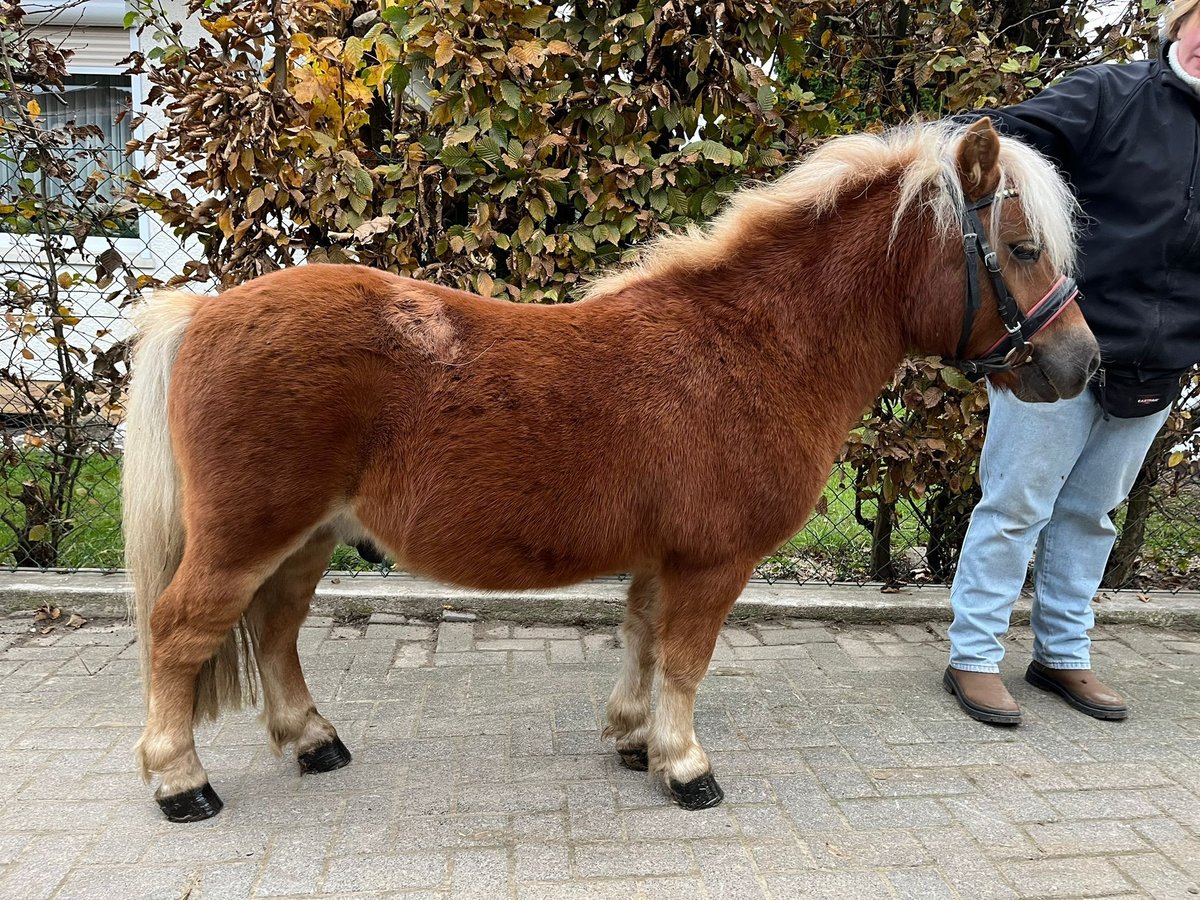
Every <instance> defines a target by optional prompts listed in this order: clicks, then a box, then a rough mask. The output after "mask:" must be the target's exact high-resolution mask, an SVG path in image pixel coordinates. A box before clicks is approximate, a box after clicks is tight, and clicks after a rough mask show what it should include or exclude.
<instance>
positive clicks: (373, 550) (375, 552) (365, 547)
mask: <svg viewBox="0 0 1200 900" xmlns="http://www.w3.org/2000/svg"><path fill="white" fill-rule="evenodd" d="M354 549H355V550H356V551H357V552H358V555H359V556H361V557H362V558H363V561H364V562H369V563H370V564H371V565H373V566H380V565H383V561H384V556H383V552H382V551H381V550H380V549H379V548H378V547H376V546H375V545H374V544H372V543H371V542H370V541H362V542H361V543H358V544H355V545H354Z"/></svg>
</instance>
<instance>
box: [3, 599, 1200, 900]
mask: <svg viewBox="0 0 1200 900" xmlns="http://www.w3.org/2000/svg"><path fill="white" fill-rule="evenodd" d="M28 623H29V619H28V617H26V618H24V619H16V618H10V619H7V620H0V632H2V633H0V650H2V651H3V652H0V754H2V756H0V759H2V760H3V763H2V764H0V897H4V898H21V900H32V898H38V897H54V898H61V900H66V898H77V897H86V898H120V900H131V898H135V897H171V898H178V897H188V898H191V900H195V898H201V897H206V898H207V897H249V896H253V897H260V896H262V897H267V896H272V897H273V896H287V897H299V896H309V895H320V896H329V895H336V896H355V897H358V896H373V897H380V896H387V897H405V898H415V897H422V898H424V897H453V898H458V897H483V898H505V897H509V898H547V900H550V898H553V900H570V898H576V897H578V898H585V897H586V898H589V900H591V898H600V900H603V898H610V897H611V898H627V897H640V898H676V897H677V898H694V897H699V898H710V900H717V898H742V897H774V898H786V897H838V898H843V897H847V898H849V897H853V898H873V897H957V896H961V897H968V898H983V897H1018V896H1023V897H1067V896H1071V897H1076V896H1130V897H1133V896H1138V897H1146V896H1150V897H1180V898H1190V897H1192V896H1194V895H1196V894H1200V796H1198V795H1200V704H1198V703H1197V701H1198V699H1200V667H1198V664H1200V635H1196V634H1189V633H1185V632H1167V631H1161V630H1153V629H1147V628H1142V627H1135V626H1128V627H1107V628H1103V629H1098V630H1097V631H1096V632H1095V637H1096V638H1097V641H1096V644H1095V660H1096V666H1097V669H1098V671H1100V672H1101V673H1102V674H1103V675H1104V676H1105V677H1106V678H1107V680H1109V681H1110V682H1111V683H1112V684H1113V685H1114V686H1116V687H1119V688H1120V689H1122V690H1123V691H1125V692H1126V694H1127V695H1128V696H1129V697H1130V698H1131V700H1132V702H1133V707H1134V714H1133V716H1132V717H1131V718H1130V719H1129V720H1128V721H1127V722H1123V723H1109V722H1097V721H1094V720H1091V719H1088V718H1086V717H1085V716H1083V715H1081V714H1079V713H1076V712H1074V711H1072V710H1070V709H1068V708H1067V707H1066V706H1065V705H1063V704H1062V703H1061V701H1058V700H1056V699H1055V698H1052V697H1050V696H1047V695H1044V694H1041V693H1039V692H1037V691H1035V690H1034V689H1033V688H1031V687H1029V686H1027V685H1026V684H1025V683H1024V682H1023V681H1022V680H1021V679H1020V674H1021V672H1022V670H1023V666H1024V664H1025V662H1026V661H1027V659H1028V655H1029V654H1028V651H1029V643H1030V641H1029V636H1028V632H1027V631H1026V630H1023V629H1018V630H1016V631H1015V632H1014V634H1013V635H1012V636H1011V637H1010V640H1009V657H1008V660H1007V662H1006V675H1007V677H1008V681H1009V684H1010V685H1011V687H1012V688H1013V691H1014V693H1015V695H1016V696H1017V699H1018V700H1019V701H1020V702H1021V703H1022V705H1023V706H1024V708H1025V710H1026V721H1027V724H1026V725H1024V726H1023V727H1021V728H1019V729H1016V730H999V729H996V728H992V727H988V726H985V725H980V724H977V723H975V722H972V721H969V720H968V719H966V718H964V717H963V716H962V715H961V714H960V713H959V712H958V710H957V708H956V707H955V706H954V704H953V701H952V699H951V698H950V697H949V696H948V695H947V694H945V693H944V692H943V691H942V689H941V687H940V684H939V676H940V674H941V670H942V667H943V666H944V665H945V661H946V649H947V645H946V642H945V631H944V628H943V627H942V626H940V625H931V626H928V627H919V626H911V625H897V626H892V627H877V628H853V629H851V628H844V627H837V626H830V625H825V624H820V623H814V622H804V621H791V622H783V623H777V624H772V625H756V626H746V627H739V628H728V629H726V631H725V632H724V634H723V636H722V638H721V642H720V645H719V647H718V650H717V655H716V658H715V659H714V660H713V665H712V669H711V671H710V673H709V677H708V678H707V679H706V681H705V682H704V684H703V686H702V688H701V693H700V699H699V703H698V709H697V732H698V734H699V735H700V738H701V740H702V741H703V743H704V744H705V746H706V747H707V749H708V750H709V753H710V755H711V757H712V760H713V764H714V767H715V772H716V774H717V776H718V778H719V779H720V781H721V783H722V785H723V786H724V788H725V791H726V797H727V799H726V802H725V803H724V804H723V805H722V806H720V807H718V808H716V809H714V810H710V811H707V812H699V813H688V812H683V811H681V810H679V809H677V808H675V807H673V806H671V805H670V804H669V802H668V801H667V799H666V798H665V796H664V795H663V793H662V791H661V789H660V788H658V787H657V786H656V785H654V784H653V783H651V782H650V781H648V780H647V778H646V777H645V776H644V775H639V774H635V773H632V772H627V771H625V770H623V769H621V768H619V767H618V766H617V765H616V764H615V756H614V754H613V753H612V752H611V748H610V747H608V746H606V744H605V742H604V741H602V740H601V739H600V736H599V732H598V728H599V725H600V721H601V715H602V711H603V705H604V701H605V699H606V697H607V694H608V691H609V689H610V688H611V685H612V682H613V679H614V677H615V674H616V670H617V662H618V656H619V650H618V649H617V648H616V644H615V641H614V639H613V632H612V630H611V629H604V630H588V629H581V628H571V627H543V628H531V627H513V626H508V625H503V624H495V623H489V622H480V623H474V624H462V623H453V624H451V623H447V624H442V625H441V626H440V627H437V626H433V625H428V624H420V623H405V622H403V621H402V620H400V619H396V618H394V617H392V618H390V619H389V618H388V617H376V618H375V619H373V620H372V621H371V623H370V624H367V623H363V624H361V625H358V626H354V625H338V624H335V623H334V622H332V621H330V620H316V621H310V623H309V625H308V626H307V627H306V628H305V629H304V631H303V635H302V638H301V651H302V657H303V658H304V661H305V666H306V668H307V670H308V672H309V680H310V683H311V685H312V687H313V692H314V694H315V695H316V698H317V702H318V704H319V705H320V708H321V710H322V712H323V713H324V714H325V715H326V716H327V717H328V718H329V719H330V720H331V721H333V722H334V723H335V724H336V725H337V727H338V729H339V731H340V732H341V734H342V736H343V738H344V739H345V741H346V743H347V744H348V745H349V746H350V747H351V749H352V750H353V752H354V754H355V758H354V762H353V764H352V765H351V766H350V767H348V768H346V769H343V770H341V771H339V772H336V773H331V774H326V775H320V776H312V777H305V778H301V777H299V775H298V774H297V769H296V764H295V761H294V759H292V758H291V757H284V758H282V759H281V758H276V757H274V756H272V754H271V753H270V752H269V750H268V749H267V747H266V742H265V739H264V734H263V731H262V728H261V726H260V725H259V724H258V723H257V722H256V721H255V719H254V717H253V715H252V713H250V712H243V713H239V714H232V715H230V716H228V717H227V718H225V719H223V720H222V721H221V723H219V724H218V725H217V726H212V727H209V728H208V729H206V730H204V731H202V732H201V734H200V736H199V743H200V752H201V756H202V758H203V760H204V762H205V763H206V765H207V767H208V771H209V774H210V776H211V778H212V782H213V785H214V787H215V788H216V789H217V791H218V792H219V793H220V794H221V796H222V798H223V799H224V800H225V803H226V806H225V810H224V812H223V813H222V814H221V815H220V816H218V817H217V818H216V819H214V820H211V821H210V822H205V823H201V824H197V825H171V824H168V823H167V822H165V821H164V820H162V819H161V818H160V816H159V813H158V811H157V808H156V807H155V806H154V804H153V802H152V801H151V799H150V793H149V790H148V789H147V788H146V787H145V786H144V785H142V784H141V782H140V780H139V779H138V778H137V777H136V776H135V775H134V773H133V766H132V756H131V748H132V746H133V743H134V741H135V740H136V738H137V735H138V733H139V730H140V722H141V715H142V714H141V695H140V688H139V686H138V682H137V677H136V665H137V663H136V659H135V653H136V648H135V647H134V646H133V645H132V640H133V634H132V631H131V630H130V629H129V628H128V627H125V626H124V625H114V624H111V623H107V624H106V623H98V622H92V623H89V624H87V625H86V626H85V627H83V628H82V629H81V630H79V631H70V630H69V629H67V628H65V627H63V626H58V627H56V628H55V630H54V631H53V632H52V633H50V634H48V635H45V636H43V635H40V634H38V633H37V632H31V631H30V626H29V624H28Z"/></svg>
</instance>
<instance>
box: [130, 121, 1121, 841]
mask: <svg viewBox="0 0 1200 900" xmlns="http://www.w3.org/2000/svg"><path fill="white" fill-rule="evenodd" d="M989 197H991V198H993V199H991V200H990V201H989V200H988V198H989ZM981 198H982V204H981V202H980V201H981ZM972 205H975V206H977V207H980V209H981V211H982V212H983V214H984V215H983V218H984V219H985V220H986V222H987V224H986V226H985V228H984V230H985V231H986V232H987V234H985V235H981V238H985V239H990V241H991V245H992V246H994V247H995V248H996V256H995V257H994V258H993V259H992V260H991V261H992V262H994V263H998V267H999V269H1001V270H1002V272H1003V283H1004V284H1006V285H1007V290H1008V291H1011V296H1012V298H1013V300H1014V301H1015V306H1016V307H1019V309H1020V310H1022V311H1029V310H1030V309H1031V307H1033V306H1035V305H1036V304H1038V303H1039V301H1040V300H1041V299H1042V298H1044V297H1045V296H1046V295H1048V293H1050V292H1052V290H1053V289H1054V286H1055V285H1056V284H1058V283H1061V282H1062V281H1063V278H1062V275H1063V273H1064V272H1067V271H1068V270H1069V269H1070V267H1071V264H1072V258H1073V253H1074V242H1073V231H1072V224H1071V222H1072V212H1073V204H1072V200H1071V199H1070V194H1069V193H1068V191H1067V189H1066V188H1065V187H1064V185H1063V183H1062V181H1061V180H1060V179H1059V177H1058V176H1057V175H1056V174H1055V172H1054V170H1053V169H1052V168H1051V167H1050V166H1049V165H1048V164H1047V163H1046V162H1045V161H1044V160H1042V159H1041V158H1040V157H1039V156H1038V155H1037V154H1036V153H1034V152H1033V151H1032V150H1029V149H1027V148H1025V147H1023V146H1022V145H1020V144H1018V143H1016V142H1013V141H1010V140H1008V139H1005V138H1001V137H999V136H998V135H997V134H996V132H995V131H994V130H993V129H992V127H991V125H990V123H989V122H988V121H987V120H981V121H979V122H978V123H976V124H975V125H973V126H970V127H967V126H962V125H958V126H955V125H950V124H945V123H935V124H924V125H915V126H912V127H910V128H907V129H903V130H899V131H896V132H892V133H889V134H886V135H883V136H871V135H858V136H849V137H844V138H838V139H835V140H832V141H830V142H829V143H827V144H826V145H825V146H824V147H823V148H821V149H820V150H818V151H817V152H816V153H814V154H812V155H811V156H810V157H809V158H808V159H807V160H806V161H804V162H802V163H801V164H800V165H799V166H797V167H796V168H795V169H793V170H792V171H791V172H790V173H788V174H786V175H784V176H783V177H782V178H780V179H779V180H778V181H776V182H774V183H772V184H768V185H760V186H753V187H748V188H746V189H744V190H742V191H741V192H739V193H737V194H735V195H734V196H733V197H732V198H731V199H730V201H729V203H728V206H727V208H726V210H725V211H724V212H723V213H722V214H721V215H720V216H719V217H718V218H717V219H716V220H715V221H714V222H713V223H712V224H711V226H710V227H709V228H708V229H706V230H693V231H690V232H687V233H683V234H675V235H672V236H669V237H666V238H663V239H661V240H659V241H657V242H655V243H652V244H651V245H650V246H649V247H648V248H647V249H646V250H645V251H644V253H643V254H642V258H641V261H640V262H638V263H636V264H634V265H633V266H631V267H628V268H625V269H624V270H621V271H618V272H616V273H615V274H612V275H610V276H609V277H606V278H604V279H603V280H601V281H599V282H597V283H595V284H593V285H592V286H591V288H590V290H589V292H588V296H587V297H586V298H585V299H584V300H582V301H581V302H578V303H572V304H564V305H559V306H537V305H521V304H513V303H507V302H501V301H497V300H489V299H483V298H481V297H477V296H474V295H471V294H467V293H464V292H461V291H456V290H451V289H449V288H444V287H439V286H436V285H432V284H424V283H419V282H417V281H413V280H409V279H405V278H400V277H396V276H394V275H389V274H385V273H383V272H378V271H374V270H371V269H367V268H363V267H358V266H330V265H309V266H302V267H299V268H294V269H288V270H285V271H280V272H275V273H273V274H270V275H266V276H263V277H261V278H257V279H255V280H253V281H251V282H249V283H247V284H244V285H241V286H239V287H236V288H234V289H232V290H229V291H226V292H224V293H222V294H221V295H219V296H216V297H196V296H187V295H181V294H156V295H155V296H154V297H153V299H151V300H150V302H149V303H148V304H147V305H146V307H145V309H144V311H143V312H142V313H141V316H140V322H139V332H140V333H139V337H138V340H137V344H136V351H135V356H134V365H133V378H132V385H131V387H130V395H129V409H128V415H129V418H128V437H127V446H126V451H125V466H124V479H125V481H124V505H125V516H124V525H125V538H126V542H127V547H128V564H129V569H130V570H131V573H132V577H133V580H134V590H135V598H134V606H135V612H136V617H137V621H138V627H139V636H140V642H141V649H142V662H143V675H144V678H145V682H146V687H147V695H146V699H147V724H146V729H145V733H144V734H143V736H142V738H141V740H140V742H139V743H138V747H137V754H138V758H139V761H140V764H141V768H142V771H143V773H144V774H145V775H146V776H147V777H149V776H150V775H151V774H155V775H158V776H160V778H161V786H160V787H159V788H158V791H157V795H156V796H157V798H158V802H159V804H160V805H161V806H162V808H163V810H164V812H165V813H166V814H167V816H168V817H169V818H171V819H173V820H180V821H186V820H194V819H199V818H205V817H207V816H210V815H214V814H215V813H216V812H218V811H219V809H220V807H221V801H220V799H219V798H218V797H217V795H216V793H215V792H214V791H213V790H212V788H211V787H210V785H209V782H208V777H207V775H206V774H205V770H204V768H203V766H202V765H201V763H200V759H199V757H198V756H197V754H196V749H195V744H194V741H193V732H192V729H193V723H194V721H195V720H196V718H197V717H201V718H203V717H211V716H215V715H216V714H217V712H218V711H219V709H221V708H222V707H224V706H230V705H236V704H237V703H239V702H240V701H241V699H242V697H243V694H244V693H249V694H251V695H252V694H253V691H254V684H253V682H254V676H253V674H252V669H253V668H257V678H258V679H259V680H260V681H261V685H262V694H263V700H264V719H265V723H266V727H267V730H268V732H269V734H270V738H271V741H272V742H273V744H274V746H275V747H276V748H277V749H278V748H280V747H282V746H284V745H288V744H291V745H294V747H295V750H296V754H297V757H298V759H299V763H300V768H301V769H302V770H303V771H306V772H314V771H326V770H328V769H332V768H337V767H338V766H341V765H344V764H345V763H347V762H349V759H350V756H349V753H348V752H347V750H346V748H345V746H344V745H343V744H342V742H341V741H340V740H339V739H338V736H337V732H336V731H335V729H334V727H333V725H331V724H330V723H329V722H328V721H327V720H326V719H324V718H323V717H322V716H321V715H320V714H319V713H318V712H317V710H316V707H315V706H314V704H313V699H312V696H311V695H310V693H309V691H308V688H307V686H306V684H305V681H304V675H303V673H302V672H301V669H300V661H299V658H298V656H297V652H296V638H297V634H298V630H299V628H300V625H301V623H302V621H303V620H304V618H305V616H306V615H307V613H308V609H309V601H310V598H311V597H312V595H313V591H314V589H315V587H316V585H317V583H318V580H319V578H320V577H321V575H322V573H323V571H324V569H325V567H326V565H327V563H328V561H329V558H330V553H331V551H332V550H333V548H334V546H335V544H337V543H338V542H339V541H347V542H351V543H353V542H357V541H362V540H370V541H372V542H373V543H374V544H376V545H377V546H379V547H383V548H386V549H387V550H388V551H389V552H390V553H391V555H392V556H393V557H394V558H395V559H396V560H397V562H398V563H399V565H401V566H402V567H403V568H405V569H406V570H408V571H411V572H417V573H422V574H424V575H428V576H431V577H433V578H437V579H441V580H444V581H447V582H451V583H454V584H458V585H465V586H468V587H472V588H478V589H481V590H487V589H501V588H504V589H521V588H548V587H552V586H555V585H565V584H569V583H572V582H578V581H580V580H582V579H586V578H591V577H594V576H598V575H601V574H604V573H614V572H628V573H632V576H633V577H632V581H631V584H630V588H629V601H628V610H627V614H626V619H625V623H624V626H623V635H624V641H625V653H626V656H625V660H624V663H623V667H622V670H621V673H620V676H619V679H618V682H617V685H616V688H615V689H614V691H613V694H612V697H611V699H610V700H609V703H608V710H607V727H606V729H605V734H606V735H608V736H610V737H613V738H615V739H616V744H617V749H618V751H619V753H620V754H621V756H622V759H623V760H624V762H625V763H626V764H627V765H629V766H631V767H634V768H646V767H649V768H650V769H651V770H652V771H653V772H655V773H657V774H658V775H660V776H661V777H662V778H663V779H664V781H665V782H666V784H667V786H668V789H669V790H670V792H671V794H672V796H673V797H674V799H675V800H676V801H677V802H679V803H680V804H681V805H683V806H686V807H689V808H701V807H705V806H710V805H713V804H715V803H717V802H719V801H720V799H721V791H720V788H719V787H718V786H717V783H716V781H715V780H714V779H713V776H712V773H711V769H710V766H709V762H708V758H707V756H706V754H705V752H704V750H703V749H702V748H701V746H700V744H699V742H698V741H697V739H696V735H695V733H694V731H693V715H692V714H693V708H694V703H695V697H696V690H697V687H698V686H699V683H700V680H701V678H702V677H703V675H704V673H705V671H706V669H707V666H708V663H709V659H710V656H711V654H712V651H713V646H714V643H715V641H716V638H717V635H718V632H719V630H720V628H721V625H722V622H723V621H724V619H725V617H726V614H727V613H728V611H729V609H730V607H731V606H732V604H733V602H734V601H735V600H736V599H737V597H738V594H739V593H740V592H741V590H742V588H743V586H744V585H745V584H746V581H747V579H748V578H749V576H750V574H751V572H752V571H753V569H754V566H755V564H756V563H757V562H758V561H759V560H760V559H762V558H763V557H764V556H765V555H767V554H769V553H771V552H772V551H773V550H775V548H776V547H778V546H779V545H780V544H781V543H782V542H783V541H785V540H786V539H788V538H789V537H790V536H791V535H793V534H794V533H795V532H796V531H797V530H798V529H799V528H800V527H801V526H802V525H803V523H804V521H805V519H806V518H807V516H808V514H809V512H810V510H811V509H812V507H813V504H814V502H815V501H816V499H817V497H818V495H819V494H820V492H821V489H822V486H823V485H824V483H825V480H826V478H827V476H828V473H829V471H830V469H831V466H832V464H833V462H834V459H835V457H836V455H837V453H838V450H839V448H840V447H841V446H842V444H843V442H844V440H845V437H846V434H847V432H848V431H849V429H850V428H852V427H853V426H854V424H855V423H856V422H857V421H858V419H859V417H860V415H861V414H862V412H863V409H864V408H865V407H866V406H867V405H868V404H869V403H870V402H871V400H872V399H873V398H874V397H875V396H876V394H877V393H878V391H879V390H880V387H881V386H882V385H883V384H884V383H885V382H886V381H887V379H888V378H889V376H890V375H891V374H892V372H893V371H894V370H895V368H896V366H897V364H898V363H899V361H900V360H901V359H902V357H903V356H904V354H905V353H906V352H908V351H915V352H919V353H925V354H953V353H954V352H955V350H956V348H957V347H958V346H959V339H960V333H962V331H963V328H964V319H965V318H966V316H965V313H964V309H965V307H966V306H967V305H968V304H967V303H966V302H965V301H964V284H966V283H967V280H968V279H966V278H965V276H964V270H965V269H966V268H968V267H969V266H970V267H974V266H977V267H978V271H977V272H973V273H972V274H973V276H978V277H974V278H973V284H974V287H975V289H976V292H977V293H978V292H982V293H980V296H981V297H982V302H981V304H980V311H979V313H978V315H973V316H972V317H971V321H973V324H972V325H971V326H970V327H969V328H968V329H967V335H966V337H967V338H968V340H967V341H966V342H965V346H966V348H967V355H968V356H975V357H978V356H980V355H981V354H985V353H987V352H988V349H989V348H991V347H992V346H993V345H995V344H996V343H997V341H998V339H1000V338H1003V337H1004V334H1005V330H1004V327H1003V326H1002V322H1001V318H1000V315H999V313H998V311H997V307H998V296H999V295H998V293H997V291H996V288H995V287H994V283H993V281H992V280H991V279H989V277H988V272H987V271H985V269H984V265H983V263H982V262H980V261H977V260H976V259H974V258H972V259H971V262H970V263H969V264H968V263H967V262H966V259H967V257H965V256H964V251H963V244H964V242H963V233H964V227H963V226H964V223H965V222H966V219H965V218H964V216H966V215H967V212H966V211H967V210H969V209H970V207H971V206H972ZM1000 293H1004V292H1000ZM1031 346H1032V358H1031V359H1029V351H1028V350H1026V352H1025V353H1023V354H1019V355H1018V356H1019V358H1018V357H1017V356H1014V357H1013V358H1012V359H1010V360H1009V362H1010V364H1011V365H1015V368H1014V369H1013V370H1012V371H1011V372H1010V373H1008V374H1007V375H1003V376H1000V377H1002V378H1005V379H1007V383H1008V385H1009V387H1010V388H1011V389H1013V390H1014V391H1016V392H1017V393H1018V395H1020V396H1022V397H1025V398H1027V399H1031V400H1050V399H1055V398H1057V397H1059V396H1062V397H1069V396H1073V395H1075V394H1077V393H1078V392H1079V391H1081V390H1082V389H1083V387H1084V385H1085V383H1086V381H1087V378H1088V376H1089V374H1090V369H1091V368H1092V366H1093V365H1094V359H1095V357H1096V352H1097V349H1096V343H1095V341H1094V339H1093V338H1092V336H1091V333H1090V332H1089V331H1088V329H1087V327H1086V325H1085V324H1084V321H1083V319H1082V316H1081V314H1080V312H1079V310H1078V308H1077V307H1076V306H1075V305H1071V304H1068V305H1066V306H1064V307H1063V308H1062V310H1061V314H1059V315H1058V316H1057V317H1056V318H1055V319H1054V320H1053V321H1052V322H1051V323H1050V324H1049V325H1047V326H1046V327H1044V328H1042V330H1041V331H1040V332H1039V333H1038V334H1037V336H1036V337H1035V338H1033V339H1032V342H1031ZM655 672H657V675H658V678H659V681H660V689H659V692H658V701H657V706H655V707H654V709H653V711H651V685H652V682H653V680H654V675H655Z"/></svg>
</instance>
